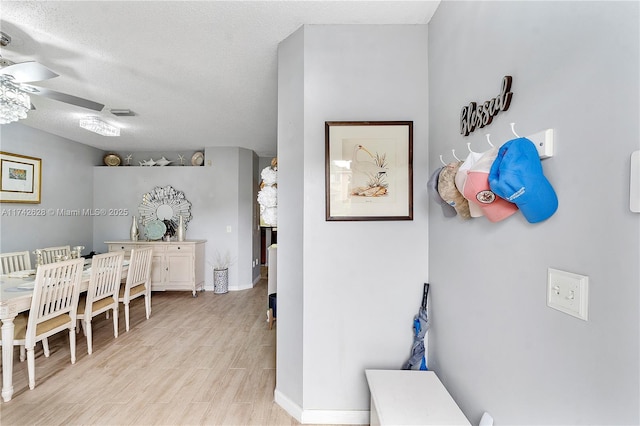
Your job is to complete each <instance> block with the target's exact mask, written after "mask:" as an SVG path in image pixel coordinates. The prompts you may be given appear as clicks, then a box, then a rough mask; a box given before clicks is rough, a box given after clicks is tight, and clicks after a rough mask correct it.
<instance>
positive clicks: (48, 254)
mask: <svg viewBox="0 0 640 426" xmlns="http://www.w3.org/2000/svg"><path fill="white" fill-rule="evenodd" d="M56 256H71V246H60V247H47V248H44V249H42V261H43V262H44V264H45V265H46V264H48V263H53V262H55V261H56Z"/></svg>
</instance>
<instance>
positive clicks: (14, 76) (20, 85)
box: [0, 32, 104, 111]
mask: <svg viewBox="0 0 640 426" xmlns="http://www.w3.org/2000/svg"><path fill="white" fill-rule="evenodd" d="M9 43H11V37H10V36H9V35H7V34H6V33H4V32H0V45H2V46H7V45H8V44H9ZM58 75H59V74H57V73H55V72H53V71H52V70H50V69H49V68H47V67H46V66H44V65H42V64H40V63H38V62H35V61H27V62H19V63H15V62H13V61H10V60H8V59H6V58H3V57H2V56H0V86H2V88H3V91H4V88H5V87H12V88H15V89H17V90H19V91H21V92H23V93H26V94H28V95H37V96H45V97H47V98H51V99H55V100H57V101H60V102H64V103H67V104H71V105H75V106H79V107H82V108H87V109H91V110H94V111H101V110H102V109H103V108H104V105H103V104H101V103H98V102H94V101H90V100H88V99H84V98H80V97H77V96H73V95H69V94H67V93H62V92H58V91H55V90H52V89H47V88H45V87H39V86H34V85H31V84H28V83H33V82H38V81H44V80H49V79H51V78H55V77H58ZM3 100H4V99H3ZM31 109H35V107H34V106H33V104H31Z"/></svg>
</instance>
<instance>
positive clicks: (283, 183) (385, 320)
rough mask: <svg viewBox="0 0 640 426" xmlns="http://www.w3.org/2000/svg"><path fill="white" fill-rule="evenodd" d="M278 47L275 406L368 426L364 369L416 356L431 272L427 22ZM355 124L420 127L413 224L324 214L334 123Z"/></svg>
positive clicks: (306, 34)
mask: <svg viewBox="0 0 640 426" xmlns="http://www.w3.org/2000/svg"><path fill="white" fill-rule="evenodd" d="M279 54H280V58H279V61H280V62H279V73H280V76H279V103H280V110H279V118H278V120H279V125H278V128H279V134H278V153H279V169H278V170H279V178H278V190H279V204H278V208H279V215H280V217H281V219H282V220H279V227H278V231H279V232H278V234H279V235H278V252H279V253H278V299H279V300H278V315H279V318H278V320H279V321H278V363H277V368H278V371H277V375H278V376H277V377H278V379H277V392H276V397H277V398H276V401H278V402H279V403H281V405H283V406H285V408H287V409H288V410H289V412H291V413H292V414H294V415H296V416H297V417H299V418H300V419H302V420H303V421H305V422H315V423H321V422H327V421H338V422H344V423H347V422H363V423H366V422H367V420H368V410H369V392H368V388H367V384H366V379H365V375H364V370H365V369H366V368H394V369H396V368H400V366H401V365H402V363H403V362H404V361H405V360H406V358H407V356H408V354H409V350H410V346H411V341H412V327H411V325H412V318H413V315H414V314H415V312H416V310H417V308H418V307H419V305H420V301H421V295H422V287H423V285H422V284H423V282H425V281H426V277H427V276H428V267H427V262H426V260H427V245H428V237H429V235H428V231H427V205H428V203H427V194H426V191H425V190H424V184H425V183H426V181H427V179H428V176H427V125H428V123H427V116H428V110H427V95H428V93H427V27H426V26H423V25H416V26H395V25H386V26H375V25H373V26H371V25H344V26H334V25H327V26H324V25H310V26H304V27H303V29H301V30H299V31H298V32H296V33H294V35H293V36H291V37H290V38H289V39H287V40H285V41H284V42H283V43H282V44H281V45H280V51H279ZM301 74H302V75H303V77H301ZM301 78H303V80H301ZM345 120H346V121H351V120H356V121H358V120H367V121H388V120H409V121H413V122H414V145H413V153H414V162H413V166H414V168H413V172H414V220H413V221H388V222H380V221H365V222H326V221H325V175H324V170H325V169H324V168H325V134H324V123H325V121H345ZM300 327H302V329H300ZM287 404H289V405H287ZM295 405H298V406H297V407H295Z"/></svg>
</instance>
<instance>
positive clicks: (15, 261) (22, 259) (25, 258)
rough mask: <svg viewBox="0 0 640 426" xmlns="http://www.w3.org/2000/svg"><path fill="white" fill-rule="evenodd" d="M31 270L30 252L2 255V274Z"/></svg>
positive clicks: (0, 264) (0, 257) (0, 270)
mask: <svg viewBox="0 0 640 426" xmlns="http://www.w3.org/2000/svg"><path fill="white" fill-rule="evenodd" d="M27 269H31V256H30V254H29V252H28V251H19V252H14V253H2V254H0V274H9V273H11V272H17V271H26V270H27Z"/></svg>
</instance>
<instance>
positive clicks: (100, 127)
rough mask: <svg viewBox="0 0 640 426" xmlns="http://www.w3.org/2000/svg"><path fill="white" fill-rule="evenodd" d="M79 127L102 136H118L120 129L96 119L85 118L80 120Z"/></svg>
mask: <svg viewBox="0 0 640 426" xmlns="http://www.w3.org/2000/svg"><path fill="white" fill-rule="evenodd" d="M80 127H82V128H83V129H86V130H89V131H90V132H94V133H97V134H99V135H102V136H120V128H118V127H116V126H113V125H111V124H109V123H105V122H104V121H102V120H100V119H99V118H98V117H87V118H83V119H81V120H80Z"/></svg>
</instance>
